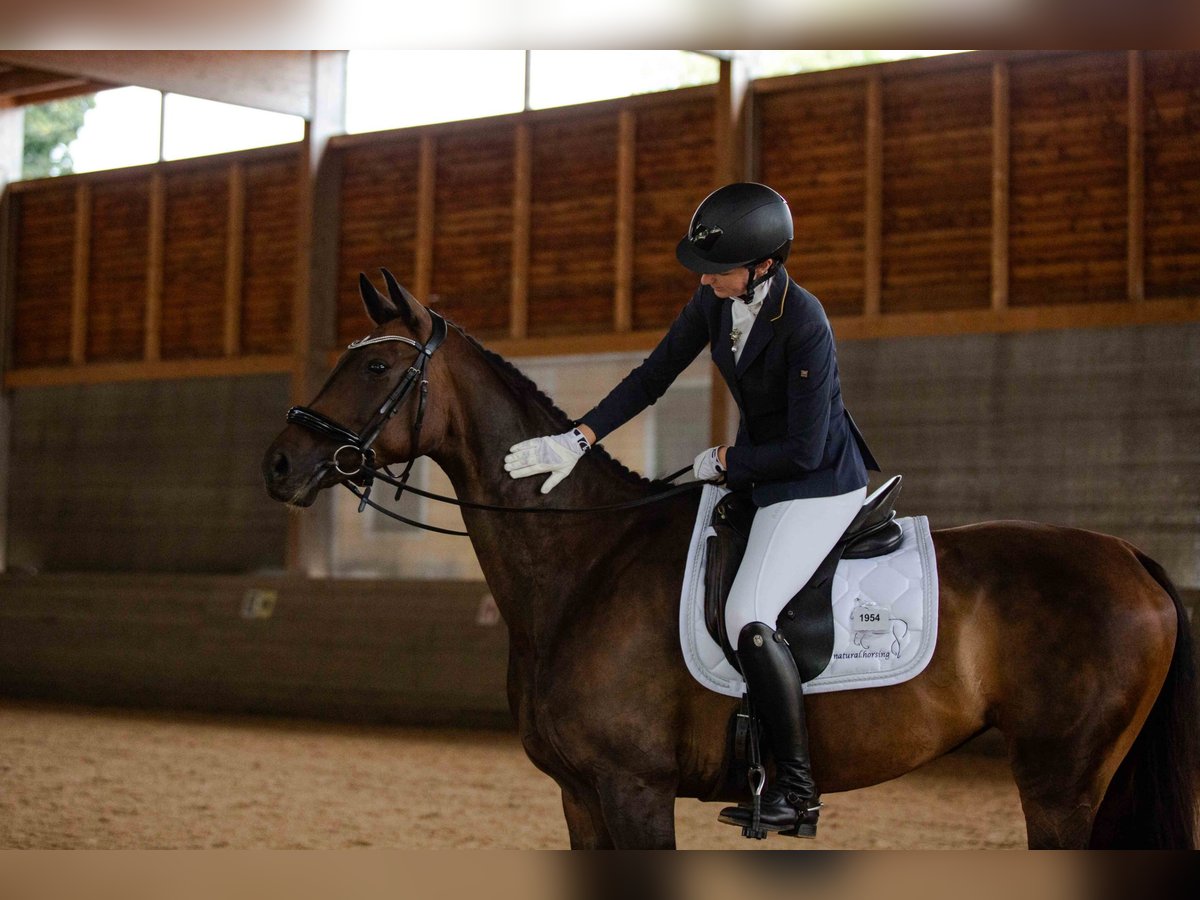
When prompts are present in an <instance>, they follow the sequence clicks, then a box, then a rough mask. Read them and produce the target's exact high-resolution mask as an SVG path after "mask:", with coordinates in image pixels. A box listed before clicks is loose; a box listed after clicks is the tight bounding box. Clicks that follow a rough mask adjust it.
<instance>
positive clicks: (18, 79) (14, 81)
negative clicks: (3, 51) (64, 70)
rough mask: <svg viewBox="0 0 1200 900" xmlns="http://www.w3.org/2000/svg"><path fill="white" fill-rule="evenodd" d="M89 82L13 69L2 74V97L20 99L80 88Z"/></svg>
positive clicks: (48, 73)
mask: <svg viewBox="0 0 1200 900" xmlns="http://www.w3.org/2000/svg"><path fill="white" fill-rule="evenodd" d="M86 81H87V79H85V78H80V77H78V76H74V75H63V74H61V73H58V72H43V71H41V70H40V69H19V68H12V69H9V70H7V71H4V72H0V96H9V97H20V96H21V95H22V94H31V93H36V92H38V91H55V90H60V89H62V88H71V87H78V86H79V85H81V84H84V83H85V82H86Z"/></svg>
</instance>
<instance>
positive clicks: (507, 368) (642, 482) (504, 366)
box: [455, 325, 671, 490]
mask: <svg viewBox="0 0 1200 900" xmlns="http://www.w3.org/2000/svg"><path fill="white" fill-rule="evenodd" d="M455 327H456V328H457V329H458V332H459V334H461V335H462V336H463V337H464V338H466V339H467V341H468V342H469V343H470V344H472V345H473V346H474V347H475V349H477V350H478V351H479V352H480V353H482V354H483V357H484V359H486V360H487V361H488V362H489V363H490V364H491V365H492V367H493V368H494V369H495V370H496V372H497V374H499V375H500V376H501V377H502V378H504V380H505V381H506V382H507V383H508V384H509V385H511V386H512V387H513V388H514V389H515V390H516V392H517V393H518V394H519V395H520V396H521V397H524V398H526V399H528V400H530V401H532V402H533V403H536V404H537V405H538V406H539V407H541V408H542V409H544V410H546V411H547V412H549V413H550V415H551V417H552V418H553V419H554V420H555V422H557V423H558V427H560V428H562V429H563V430H564V431H566V430H568V429H571V428H574V427H575V422H574V421H573V420H572V419H571V417H570V416H568V415H567V414H566V413H565V412H563V411H562V410H561V409H559V408H558V406H557V405H556V404H555V402H554V401H553V400H551V399H550V398H549V397H548V396H546V394H545V393H544V392H543V391H542V389H541V388H539V387H538V386H537V385H536V384H535V383H534V382H533V379H531V378H530V377H529V376H528V375H526V374H525V373H524V372H522V371H521V370H520V369H518V368H517V367H516V366H514V365H513V364H512V363H510V362H509V361H508V360H507V359H505V358H504V357H503V356H501V355H500V354H499V353H497V352H496V351H494V350H489V349H488V348H487V347H485V346H483V344H481V343H480V342H479V341H478V340H477V339H476V338H474V337H472V336H471V335H469V334H467V332H466V331H464V330H463V328H462V327H461V326H458V325H456V326H455ZM588 456H593V457H596V458H598V459H600V460H602V461H603V462H604V463H605V464H606V465H607V466H608V467H609V468H610V469H611V470H612V471H613V472H615V473H616V474H617V475H619V476H621V477H622V478H623V479H624V480H626V481H627V482H629V483H630V484H634V485H638V486H639V487H645V488H653V489H657V490H662V489H665V488H669V487H671V484H670V483H669V482H666V481H663V480H662V479H660V478H655V479H650V478H646V477H645V476H643V475H641V474H639V473H637V472H635V471H633V470H632V469H631V468H629V467H628V466H627V465H625V464H624V463H622V462H620V461H619V460H617V459H616V458H614V457H613V456H612V455H611V454H610V453H609V452H608V451H607V450H605V449H604V447H602V446H601V445H600V444H597V445H596V446H595V447H593V448H592V449H591V450H590V451H589V452H588Z"/></svg>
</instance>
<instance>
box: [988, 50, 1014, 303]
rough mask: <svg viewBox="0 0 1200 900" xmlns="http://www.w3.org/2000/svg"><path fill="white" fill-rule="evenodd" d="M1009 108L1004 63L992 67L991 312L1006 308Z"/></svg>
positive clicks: (1006, 64)
mask: <svg viewBox="0 0 1200 900" xmlns="http://www.w3.org/2000/svg"><path fill="white" fill-rule="evenodd" d="M1010 108H1011V100H1010V87H1009V73H1008V63H1007V62H1006V61H1005V60H997V61H996V62H994V63H992V309H994V310H1002V309H1006V308H1007V307H1008V267H1009V261H1008V220H1009V173H1010V166H1011V153H1010V146H1011V139H1012V134H1011V124H1012V123H1011V118H1010V115H1009V112H1010Z"/></svg>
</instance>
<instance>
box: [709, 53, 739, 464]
mask: <svg viewBox="0 0 1200 900" xmlns="http://www.w3.org/2000/svg"><path fill="white" fill-rule="evenodd" d="M749 94H750V73H749V69H748V67H747V66H746V62H745V60H743V59H742V58H741V57H739V56H738V55H737V53H736V52H735V53H734V54H733V56H732V57H730V58H727V59H722V60H721V66H720V78H719V80H718V81H717V100H716V102H717V109H716V121H715V129H714V130H715V133H716V134H715V136H716V148H715V155H716V165H715V167H714V171H713V181H714V182H715V183H716V184H717V185H724V184H730V183H732V182H735V181H745V180H747V179H748V178H749V171H750V168H751V166H752V163H751V160H750V159H749V154H748V153H747V146H748V143H749V142H748V139H747V134H748V133H749V129H750V116H749V104H748V102H747V101H748V98H749ZM697 200H699V198H697ZM709 379H710V381H709V392H708V397H709V416H708V438H709V443H711V444H714V445H716V444H726V443H732V441H733V436H732V435H730V434H729V428H728V426H727V424H726V421H727V419H728V418H729V406H730V403H731V401H732V398H731V397H730V396H729V390H728V388H726V387H725V381H724V379H723V378H722V377H721V373H720V371H719V370H718V369H717V367H716V366H709Z"/></svg>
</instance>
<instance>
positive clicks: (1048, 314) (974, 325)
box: [487, 297, 1200, 357]
mask: <svg viewBox="0 0 1200 900" xmlns="http://www.w3.org/2000/svg"><path fill="white" fill-rule="evenodd" d="M829 321H830V323H831V324H832V325H833V329H834V331H835V332H837V336H838V340H839V341H854V340H875V339H879V338H902V337H927V336H934V335H954V334H984V333H996V334H999V333H1007V332H1017V331H1047V330H1059V329H1064V328H1113V327H1119V326H1125V325H1156V324H1169V323H1178V322H1200V297H1175V298H1170V299H1157V298H1156V299H1154V300H1147V301H1146V302H1144V303H1138V304H1131V303H1126V302H1124V301H1121V302H1119V303H1076V304H1054V305H1048V306H1018V307H1009V308H1007V309H1003V310H993V309H972V310H949V311H943V312H928V313H885V314H882V315H878V316H871V317H867V316H831V317H830V320H829ZM660 340H662V331H661V330H642V331H630V332H627V333H625V334H580V335H559V336H554V337H538V338H526V339H525V340H520V341H513V340H502V341H488V342H487V345H488V347H489V349H491V350H494V351H496V352H497V353H500V354H502V355H504V356H508V357H519V356H575V355H584V354H595V353H635V352H640V351H644V350H650V349H653V348H654V347H655V346H656V345H657V344H658V342H659V341H660Z"/></svg>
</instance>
